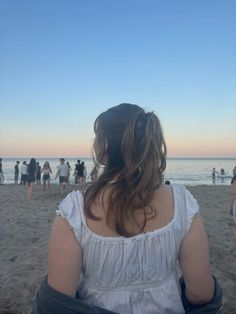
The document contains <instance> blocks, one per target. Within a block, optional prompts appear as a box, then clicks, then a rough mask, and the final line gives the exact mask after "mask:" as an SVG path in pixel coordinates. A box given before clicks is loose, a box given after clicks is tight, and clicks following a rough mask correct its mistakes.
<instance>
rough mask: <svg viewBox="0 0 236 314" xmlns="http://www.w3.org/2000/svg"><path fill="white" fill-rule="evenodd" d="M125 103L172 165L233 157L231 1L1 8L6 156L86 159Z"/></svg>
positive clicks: (7, 3) (44, 1)
mask: <svg viewBox="0 0 236 314" xmlns="http://www.w3.org/2000/svg"><path fill="white" fill-rule="evenodd" d="M121 102H131V103H136V104H138V105H140V106H142V107H144V108H145V109H148V110H153V111H154V112H155V113H157V115H158V116H159V118H160V120H161V122H162V126H163V128H164V133H165V137H166V142H167V147H168V155H169V156H236V1H235V0H221V1H219V0H196V1H190V0H184V1H183V0H178V1H176V0H172V1H170V0H162V1H160V0H142V1H139V0H93V1H92V0H83V1H82V0H60V1H59V0H50V1H48V0H40V1H37V0H29V1H26V0H21V1H19V0H1V1H0V106H1V107H0V114H1V119H0V155H1V156H2V157H7V156H8V157H14V156H19V157H20V156H35V157H38V156H45V157H50V156H55V157H56V156H65V157H68V156H89V155H90V152H91V146H92V139H93V121H94V120H95V118H96V116H97V115H98V114H99V113H100V112H102V111H104V110H105V109H107V108H109V107H110V106H114V105H116V104H119V103H121Z"/></svg>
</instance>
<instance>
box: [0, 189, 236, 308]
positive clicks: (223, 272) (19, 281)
mask: <svg viewBox="0 0 236 314" xmlns="http://www.w3.org/2000/svg"><path fill="white" fill-rule="evenodd" d="M72 189H73V186H70V187H68V190H67V192H69V191H71V190H72ZM189 190H190V191H191V192H192V193H193V195H194V196H195V197H196V198H197V199H198V202H199V204H200V211H201V215H202V217H203V220H204V222H205V225H206V229H207V233H208V236H209V245H210V257H211V265H212V269H213V273H214V275H215V276H216V277H217V278H218V279H219V282H220V284H221V286H222V288H223V293H224V309H223V313H236V247H235V245H234V242H233V235H232V228H233V223H232V218H231V217H230V216H229V215H228V207H229V205H228V200H227V196H228V190H229V187H228V186H206V185H204V186H196V187H189ZM61 199H62V197H61V196H60V195H59V187H58V186H57V185H54V186H52V195H49V194H47V193H45V192H44V191H43V190H42V187H41V186H40V187H39V186H37V187H35V188H34V192H33V200H32V201H31V202H30V203H29V202H28V201H27V200H26V188H25V187H24V186H19V185H18V186H16V185H3V186H0V313H1V314H3V313H4V314H6V313H8V314H10V313H11V314H13V313H14V314H28V313H30V312H31V307H32V300H33V298H34V296H35V293H36V290H37V288H38V287H39V284H40V282H41V280H42V278H43V277H44V276H45V275H46V272H47V243H48V236H49V232H50V229H51V225H52V222H53V219H54V216H55V209H56V208H57V205H58V203H59V202H60V201H61Z"/></svg>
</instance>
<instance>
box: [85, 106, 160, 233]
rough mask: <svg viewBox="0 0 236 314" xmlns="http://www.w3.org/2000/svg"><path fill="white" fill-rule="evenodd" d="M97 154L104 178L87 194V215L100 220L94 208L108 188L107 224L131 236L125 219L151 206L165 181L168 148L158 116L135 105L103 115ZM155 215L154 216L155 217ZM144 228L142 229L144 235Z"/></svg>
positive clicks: (98, 121)
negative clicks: (103, 191)
mask: <svg viewBox="0 0 236 314" xmlns="http://www.w3.org/2000/svg"><path fill="white" fill-rule="evenodd" d="M94 131H95V135H96V138H95V142H94V151H95V154H96V157H97V160H98V162H99V163H101V164H103V165H104V166H105V168H104V172H103V174H102V175H101V176H100V177H99V179H98V180H97V181H96V183H94V184H92V185H91V187H89V188H88V190H87V192H86V194H85V213H86V215H87V216H88V217H90V218H92V219H97V217H96V216H95V215H94V213H92V212H91V209H90V208H91V205H92V203H93V202H95V198H96V196H97V195H98V194H99V192H100V191H101V189H102V188H103V187H104V186H105V185H107V184H109V185H110V186H111V189H112V191H111V193H110V197H109V202H108V208H107V223H109V221H110V218H111V217H112V219H114V221H115V229H116V231H117V233H118V234H120V235H123V236H130V235H131V234H130V233H129V232H128V231H127V229H126V227H125V219H126V218H127V217H128V216H129V217H130V216H131V217H134V214H135V210H137V209H140V208H142V209H143V210H144V214H145V217H146V211H145V208H146V207H147V206H148V205H149V203H150V201H151V198H152V196H153V191H154V190H155V189H156V188H157V187H159V186H160V184H161V183H162V181H163V171H164V170H165V167H166V146H165V141H164V137H163V132H162V129H161V126H160V122H159V120H158V118H157V116H156V115H155V114H154V113H153V112H147V113H145V111H144V110H143V109H142V108H141V107H139V106H137V105H133V104H126V103H124V104H120V105H118V106H115V107H112V108H110V109H108V110H107V111H105V112H103V113H102V114H100V115H99V116H98V117H97V119H96V120H95V123H94ZM154 214H155V213H154ZM145 224H146V221H145V222H144V225H143V226H142V227H140V232H142V231H143V229H144V227H145Z"/></svg>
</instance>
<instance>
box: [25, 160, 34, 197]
mask: <svg viewBox="0 0 236 314" xmlns="http://www.w3.org/2000/svg"><path fill="white" fill-rule="evenodd" d="M35 179H36V160H35V159H34V158H31V159H30V163H29V165H28V169H27V179H26V182H27V200H28V201H31V200H32V193H33V185H34V184H35Z"/></svg>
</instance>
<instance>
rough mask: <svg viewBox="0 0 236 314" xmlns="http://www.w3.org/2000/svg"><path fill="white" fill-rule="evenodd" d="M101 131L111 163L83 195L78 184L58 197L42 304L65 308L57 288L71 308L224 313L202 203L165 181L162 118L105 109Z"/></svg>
mask: <svg viewBox="0 0 236 314" xmlns="http://www.w3.org/2000/svg"><path fill="white" fill-rule="evenodd" d="M94 131H95V141H94V152H95V155H96V158H97V160H98V161H99V163H100V164H101V165H104V166H105V167H104V171H103V173H102V174H101V175H100V177H99V178H98V180H96V181H95V182H94V183H91V185H90V186H89V187H88V189H87V190H86V192H85V195H84V196H83V194H82V193H81V192H80V191H73V192H72V193H70V194H69V195H68V196H67V197H66V198H65V199H64V200H63V201H62V202H61V203H60V204H59V208H58V210H57V212H56V214H57V215H56V218H55V221H54V224H53V227H52V232H51V236H50V240H49V249H48V264H49V266H48V267H49V268H48V277H47V278H46V279H45V280H44V283H43V285H42V289H40V292H39V293H37V300H36V306H37V304H38V305H39V306H38V307H39V308H41V306H42V307H43V308H44V309H48V311H47V312H46V313H51V311H50V310H51V309H54V308H56V307H57V306H58V308H59V305H61V303H60V302H58V299H56V298H55V299H54V300H52V302H50V303H49V302H47V298H46V297H47V292H46V291H48V294H49V293H50V292H51V290H52V289H53V292H54V293H55V294H56V295H57V296H58V298H60V300H61V301H62V302H63V305H64V308H65V309H67V310H68V311H66V312H63V313H71V312H70V311H69V310H70V309H73V306H74V307H76V309H78V304H79V303H78V302H80V301H81V302H83V306H88V308H89V306H90V305H91V304H92V305H94V306H97V307H99V308H100V310H101V312H99V310H98V312H97V313H104V312H102V309H101V308H104V309H106V310H108V311H114V312H115V313H127V314H128V313H145V314H152V313H167V312H168V313H175V314H182V313H185V312H187V311H185V308H186V307H187V306H188V307H190V306H191V305H192V306H194V308H196V307H197V308H201V309H203V310H204V308H205V307H208V306H209V304H210V306H211V312H210V311H208V312H209V313H216V312H217V310H218V309H219V308H220V307H221V304H222V292H221V289H220V288H219V291H220V292H221V293H219V294H218V290H217V289H218V287H219V284H218V283H217V280H216V279H215V278H213V277H212V273H211V268H210V262H209V251H208V239H207V233H206V231H205V228H204V224H203V221H202V219H201V216H200V213H199V205H198V203H197V201H196V199H195V198H194V197H193V195H192V194H191V193H190V192H189V191H188V190H187V189H186V188H185V186H184V185H180V184H172V185H170V186H168V185H165V184H163V173H164V171H165V168H166V145H165V141H164V137H163V132H162V128H161V125H160V122H159V119H158V117H157V116H156V115H155V114H154V113H153V112H145V111H144V109H142V108H141V107H139V106H137V105H133V104H120V105H118V106H115V107H112V108H110V109H108V110H107V111H105V112H103V113H101V114H100V115H99V116H98V117H97V119H96V120H95V122H94ZM177 265H180V268H181V271H182V274H183V277H182V279H181V283H179V278H178V275H177V272H176V269H177ZM43 288H45V289H46V291H45V290H44V289H43ZM181 289H182V298H181ZM77 293H78V294H79V299H76V295H77ZM42 294H45V295H44V297H45V298H43V297H42V300H41V299H40V298H41V296H42ZM216 298H217V303H216ZM62 299H63V300H62ZM182 300H184V302H182ZM212 306H213V307H212ZM64 308H63V309H64ZM36 309H37V308H36ZM213 309H214V310H213ZM74 312H76V311H74ZM84 312H85V311H84ZM90 312H91V313H93V312H92V311H90ZM90 312H89V313H90ZM94 312H95V311H94ZM35 313H38V312H37V311H35ZM41 313H42V312H40V314H41ZM198 313H200V310H199V311H198ZM201 313H202V312H201Z"/></svg>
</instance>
